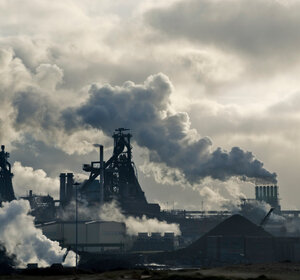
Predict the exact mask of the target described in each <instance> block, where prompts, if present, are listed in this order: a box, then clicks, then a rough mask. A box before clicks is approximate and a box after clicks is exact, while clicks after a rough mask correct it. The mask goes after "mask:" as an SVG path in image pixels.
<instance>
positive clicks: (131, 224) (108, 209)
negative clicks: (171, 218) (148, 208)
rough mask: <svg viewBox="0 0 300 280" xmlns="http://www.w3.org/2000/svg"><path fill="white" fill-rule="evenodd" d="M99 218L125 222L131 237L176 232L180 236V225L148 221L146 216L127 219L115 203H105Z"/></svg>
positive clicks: (155, 220)
mask: <svg viewBox="0 0 300 280" xmlns="http://www.w3.org/2000/svg"><path fill="white" fill-rule="evenodd" d="M99 217H100V219H101V220H104V221H115V222H123V223H125V224H126V229H127V233H128V234H129V235H137V234H138V233H139V232H148V233H151V232H160V233H164V232H174V234H175V235H180V234H181V232H180V229H179V225H178V224H168V223H167V222H165V221H159V220H157V219H148V218H147V217H146V216H143V217H142V218H139V217H132V216H128V217H126V216H125V215H123V214H122V213H121V210H120V209H119V207H118V206H117V204H116V202H115V201H112V202H111V203H105V204H104V205H103V206H102V207H101V209H100V211H99Z"/></svg>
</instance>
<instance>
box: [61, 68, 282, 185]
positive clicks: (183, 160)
mask: <svg viewBox="0 0 300 280" xmlns="http://www.w3.org/2000/svg"><path fill="white" fill-rule="evenodd" d="M172 91H173V86H172V84H171V82H170V80H169V79H168V77H167V76H165V75H164V74H161V73H160V74H157V75H153V76H150V77H148V78H147V79H146V81H145V82H144V83H143V84H134V83H133V82H126V83H124V84H123V86H111V85H105V86H101V87H99V86H96V85H93V86H92V87H91V88H90V96H89V98H88V100H87V101H86V102H85V103H84V104H83V105H82V106H80V107H78V108H75V109H68V110H65V111H64V112H63V119H64V122H65V124H66V125H65V126H66V127H68V129H74V127H71V126H72V125H73V126H75V127H76V126H77V125H78V124H79V123H81V125H83V126H87V127H93V128H98V129H101V130H103V131H104V132H105V133H106V134H108V135H110V134H111V133H112V131H113V129H114V128H117V127H126V128H131V129H132V130H133V132H134V140H135V141H136V142H137V144H138V145H139V146H141V147H145V148H147V149H148V150H149V151H150V152H151V153H150V160H151V161H153V162H157V163H163V164H166V165H167V166H168V167H171V168H173V169H176V170H179V171H180V173H181V174H182V175H183V176H184V179H185V180H187V181H189V182H190V183H195V182H197V181H199V180H201V179H203V178H205V177H212V178H214V179H219V180H226V179H228V178H230V177H233V176H238V177H241V178H246V179H259V180H260V181H265V182H276V174H275V173H270V172H269V171H267V170H266V169H265V168H264V167H263V163H262V162H260V161H259V160H257V159H256V158H255V157H254V156H253V154H252V153H251V152H245V151H243V150H242V149H241V148H239V147H233V148H232V149H231V150H230V151H229V152H227V151H224V150H223V149H221V148H217V149H216V150H213V149H212V142H211V140H210V139H209V138H207V137H204V138H201V137H200V135H199V134H198V133H197V132H196V131H195V130H194V129H191V126H190V120H189V116H188V114H187V113H185V112H177V111H176V110H175V109H174V108H173V107H172V102H171V99H170V95H171V94H172Z"/></svg>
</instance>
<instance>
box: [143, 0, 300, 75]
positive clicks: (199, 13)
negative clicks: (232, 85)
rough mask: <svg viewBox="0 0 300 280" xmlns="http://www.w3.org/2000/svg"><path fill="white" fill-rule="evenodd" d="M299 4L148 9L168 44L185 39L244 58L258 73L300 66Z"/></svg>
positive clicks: (233, 1)
mask: <svg viewBox="0 0 300 280" xmlns="http://www.w3.org/2000/svg"><path fill="white" fill-rule="evenodd" d="M299 5H300V4H299V2H298V1H294V2H293V3H289V4H287V3H285V1H281V2H280V1H271V0H267V1H264V0H254V1H247V0H241V1H237V0H229V1H219V0H213V1H208V0H205V1H196V0H188V1H180V2H178V3H175V4H174V5H172V6H170V7H167V8H162V9H161V8H157V9H153V10H151V11H148V13H147V14H146V16H145V19H146V21H147V22H148V23H149V24H150V25H151V26H152V27H153V28H155V29H156V30H158V31H160V32H162V33H163V36H162V38H163V37H164V38H165V40H168V39H173V40H181V39H185V40H188V41H191V42H193V43H196V44H198V45H200V46H199V47H200V48H201V47H203V46H206V47H212V48H217V49H220V50H222V51H223V52H224V53H229V54H231V55H232V54H234V55H237V56H243V57H244V58H246V59H247V60H248V62H250V63H253V62H255V63H256V69H252V71H253V72H255V71H259V69H258V68H262V69H264V71H265V70H266V66H267V67H268V68H269V70H271V67H274V65H277V67H280V66H282V65H286V66H289V67H290V66H291V64H293V63H295V62H296V61H297V62H299V54H298V49H299V46H300V35H299V32H298V26H299V24H300V13H299V7H300V6H299ZM292 58H293V61H291V59H292ZM250 68H251V66H250ZM259 72H260V71H259ZM262 72H263V71H262ZM260 73H261V72H260Z"/></svg>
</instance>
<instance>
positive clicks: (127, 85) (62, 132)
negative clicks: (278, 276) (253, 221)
mask: <svg viewBox="0 0 300 280" xmlns="http://www.w3.org/2000/svg"><path fill="white" fill-rule="evenodd" d="M299 27H300V1H298V0H272V1H271V0H251V1H248V0H202V1H197V0H164V1H159V0H144V1H140V0H127V1H124V0H115V1H109V0H100V1H99V0H64V1H50V0H31V1H22V0H0V100H1V102H0V142H1V143H2V144H5V145H6V146H7V149H8V150H9V151H10V152H11V161H12V163H13V172H14V174H15V177H14V185H15V190H16V193H17V195H23V194H24V193H25V192H26V190H28V188H29V187H30V188H32V189H33V190H34V191H35V192H37V193H50V194H53V195H54V196H57V193H58V175H59V173H60V172H66V171H73V172H75V173H77V176H78V178H80V179H83V178H85V176H86V174H82V171H81V165H82V163H87V162H90V161H92V160H95V159H96V158H97V157H98V156H97V150H96V149H95V148H94V147H93V144H94V143H103V144H104V145H105V149H106V152H105V156H106V158H108V157H109V156H110V154H111V152H112V149H111V148H112V146H111V145H112V141H111V138H110V136H111V134H112V133H113V130H114V129H115V128H117V127H128V128H131V129H132V134H133V139H134V140H135V142H134V159H135V162H136V165H137V166H138V171H139V180H140V183H141V185H142V188H143V189H144V191H145V193H146V196H147V198H148V200H149V201H151V202H159V203H161V205H162V206H163V207H168V208H170V207H176V208H187V209H197V208H198V209H199V208H201V207H202V205H203V207H204V208H205V209H215V208H221V207H222V206H223V205H231V202H232V203H237V201H238V200H239V198H240V197H245V196H247V197H253V196H254V189H253V186H254V182H259V183H261V182H271V183H274V182H275V181H276V180H277V181H278V185H279V193H280V197H281V204H282V206H283V208H285V209H288V208H289V209H299V208H300V189H299V182H300V172H299V171H298V170H299V164H298V163H299V158H300V148H299V142H300V112H299V109H300V93H299V92H300V81H299V74H300V53H299V49H300V31H299ZM202 202H203V204H202Z"/></svg>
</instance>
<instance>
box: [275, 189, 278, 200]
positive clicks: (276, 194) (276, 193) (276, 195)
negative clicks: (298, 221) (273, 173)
mask: <svg viewBox="0 0 300 280" xmlns="http://www.w3.org/2000/svg"><path fill="white" fill-rule="evenodd" d="M277 198H278V191H277V186H274V199H276V200H277Z"/></svg>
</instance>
